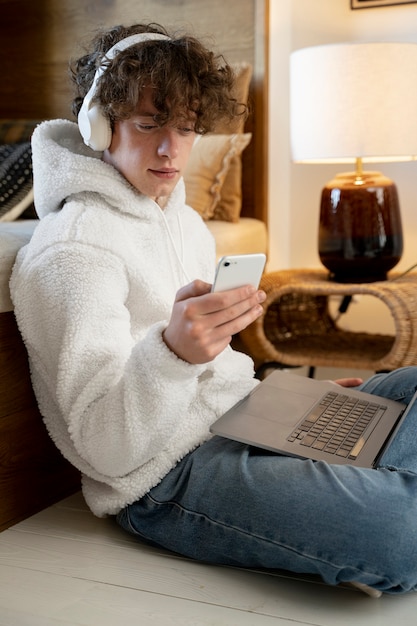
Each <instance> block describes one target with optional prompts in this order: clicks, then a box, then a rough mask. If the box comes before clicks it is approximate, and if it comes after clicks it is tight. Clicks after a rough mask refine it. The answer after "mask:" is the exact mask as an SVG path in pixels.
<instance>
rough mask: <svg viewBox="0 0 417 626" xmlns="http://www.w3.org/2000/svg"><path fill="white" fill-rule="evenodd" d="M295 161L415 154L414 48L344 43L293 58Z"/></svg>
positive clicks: (370, 159) (416, 56)
mask: <svg viewBox="0 0 417 626" xmlns="http://www.w3.org/2000/svg"><path fill="white" fill-rule="evenodd" d="M290 76H291V83H290V98H291V104H290V110H291V122H290V128H291V147H292V157H293V160H294V161H296V162H307V163H308V162H317V161H319V162H330V163H331V162H334V163H350V162H355V160H356V159H357V158H362V160H363V161H364V162H381V161H405V160H411V159H413V158H415V157H416V155H417V43H342V44H331V45H324V46H317V47H312V48H304V49H301V50H297V51H296V52H293V53H292V54H291V71H290Z"/></svg>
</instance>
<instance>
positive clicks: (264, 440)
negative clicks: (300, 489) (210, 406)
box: [211, 370, 417, 467]
mask: <svg viewBox="0 0 417 626" xmlns="http://www.w3.org/2000/svg"><path fill="white" fill-rule="evenodd" d="M416 397H417V393H416V395H415V396H414V397H413V400H412V402H410V404H409V405H408V406H406V405H405V404H402V403H400V402H394V401H392V400H387V399H386V398H381V397H379V396H375V395H371V394H368V393H364V392H362V391H357V390H355V389H354V388H345V387H340V386H339V385H335V384H334V383H331V382H328V381H319V380H315V379H311V378H306V377H304V376H299V375H297V374H289V373H288V372H283V371H279V370H276V371H274V372H273V373H272V374H270V375H269V376H268V377H267V378H265V379H264V380H263V381H262V382H261V383H260V384H259V385H258V386H257V387H256V388H255V389H254V390H253V391H252V392H251V393H250V394H249V395H248V396H246V397H245V398H244V399H243V400H241V401H240V402H238V403H237V404H236V405H235V406H233V407H232V408H231V409H230V410H229V411H228V412H227V413H225V414H224V415H223V416H222V417H221V418H220V419H218V420H217V421H216V422H215V423H214V424H213V425H212V427H211V432H212V433H214V434H216V435H220V436H222V437H227V438H229V439H234V440H235V441H240V442H242V443H247V444H251V445H254V446H257V447H259V448H264V449H266V450H272V451H274V452H278V453H281V454H285V455H289V456H298V457H302V458H310V459H314V460H317V461H319V460H323V461H327V462H328V463H337V464H348V465H357V466H359V467H374V466H375V464H376V463H377V461H378V460H379V458H380V456H381V454H382V453H383V452H385V451H386V450H387V449H388V446H389V444H390V442H391V441H392V439H393V437H394V435H395V434H396V432H397V430H398V428H399V427H400V425H401V423H402V421H403V419H404V418H405V416H406V414H407V412H408V411H409V409H410V407H411V405H412V404H413V403H414V401H415V399H416Z"/></svg>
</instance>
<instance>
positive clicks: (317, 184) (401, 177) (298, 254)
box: [268, 0, 417, 330]
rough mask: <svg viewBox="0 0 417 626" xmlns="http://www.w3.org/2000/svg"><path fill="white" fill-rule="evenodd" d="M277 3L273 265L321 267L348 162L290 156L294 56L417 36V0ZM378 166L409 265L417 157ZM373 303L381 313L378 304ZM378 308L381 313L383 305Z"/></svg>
mask: <svg viewBox="0 0 417 626" xmlns="http://www.w3.org/2000/svg"><path fill="white" fill-rule="evenodd" d="M270 6H271V14H270V28H271V30H270V68H271V70H270V71H271V74H270V141H269V144H270V154H269V164H270V174H269V179H270V186H269V232H270V254H269V266H268V269H269V270H270V271H271V270H276V269H283V268H288V267H289V268H297V267H321V264H320V260H319V257H318V254H317V230H318V214H319V202H320V195H321V189H322V187H323V186H324V185H325V183H326V182H327V181H328V180H330V179H331V178H332V177H333V176H334V175H335V174H336V173H339V172H340V171H347V170H349V166H346V165H342V166H341V165H337V166H330V165H327V166H321V165H300V164H298V165H294V164H292V163H291V156H290V148H289V108H288V99H289V76H288V64H289V55H290V53H291V51H292V50H297V49H299V48H304V47H307V46H314V45H321V44H327V43H336V42H341V41H417V29H416V28H415V26H416V24H417V4H411V5H399V6H395V7H388V6H387V7H381V8H368V9H363V10H355V11H352V10H351V9H350V0H319V2H312V0H287V1H286V0H271V2H270ZM416 115H417V111H416ZM372 169H379V170H382V171H383V173H384V174H385V175H386V176H388V177H390V178H392V179H393V180H394V181H395V183H396V184H397V187H398V193H399V197H400V204H401V215H402V221H403V228H404V236H405V242H404V255H403V258H402V260H401V262H400V264H399V265H398V266H397V268H396V269H398V270H404V269H406V268H408V267H409V266H411V265H413V264H414V263H417V162H410V163H397V164H383V165H378V166H377V167H374V166H372ZM368 309H369V311H368V312H369V315H370V316H371V317H373V318H374V314H375V311H374V310H373V309H372V307H371V308H369V306H368ZM376 315H377V317H378V318H380V315H379V312H378V313H377V314H376ZM361 316H362V317H363V314H362V312H361ZM382 317H383V316H381V320H380V324H381V328H382V330H384V326H385V321H384V320H383V319H382Z"/></svg>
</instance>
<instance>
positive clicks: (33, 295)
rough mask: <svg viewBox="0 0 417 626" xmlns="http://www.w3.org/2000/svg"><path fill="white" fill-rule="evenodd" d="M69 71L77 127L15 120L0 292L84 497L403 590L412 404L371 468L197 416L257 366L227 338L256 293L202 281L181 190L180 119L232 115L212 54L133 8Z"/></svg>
mask: <svg viewBox="0 0 417 626" xmlns="http://www.w3.org/2000/svg"><path fill="white" fill-rule="evenodd" d="M73 76H74V81H75V83H76V85H77V89H78V94H77V97H76V99H75V102H74V111H75V113H76V114H77V115H78V125H76V124H74V123H72V122H68V121H63V120H54V121H51V122H46V123H43V124H42V125H40V126H39V127H38V129H37V130H36V131H35V133H34V136H33V161H34V186H35V201H36V206H37V211H38V213H39V216H40V218H41V222H40V224H39V226H38V228H37V230H36V232H35V234H34V236H33V239H32V241H31V242H30V244H29V245H28V246H27V247H26V248H24V249H23V250H22V251H21V252H20V254H19V256H18V259H17V262H16V266H15V268H14V272H13V276H12V281H11V290H12V297H13V300H14V304H15V312H16V317H17V320H18V323H19V327H20V329H21V332H22V335H23V337H24V340H25V342H26V346H27V349H28V353H29V358H30V364H31V371H32V379H33V385H34V389H35V393H36V396H37V400H38V403H39V407H40V410H41V412H42V414H43V416H44V419H45V423H46V425H47V428H48V430H49V432H50V435H51V437H52V438H53V440H54V441H55V443H56V445H57V446H58V447H59V448H60V450H61V451H62V453H63V454H64V455H65V456H66V457H67V458H68V459H69V460H70V461H71V462H72V463H73V464H74V465H75V466H76V467H78V468H79V469H80V470H81V472H82V475H83V492H84V496H85V498H86V501H87V503H88V505H89V506H90V508H91V510H92V511H93V512H94V513H95V514H96V515H98V516H104V515H117V519H118V521H119V523H120V524H121V525H122V526H123V527H125V528H126V529H127V530H129V531H130V532H133V533H135V534H137V535H138V536H139V537H141V538H142V539H144V540H146V541H150V542H152V543H156V544H159V545H161V546H164V547H166V548H168V549H170V550H174V551H176V552H179V553H182V554H185V555H187V556H189V557H192V558H196V559H202V560H204V561H206V562H213V563H221V564H228V565H235V566H244V567H257V568H259V567H265V568H281V569H287V570H290V571H293V572H303V573H314V574H319V575H320V576H321V577H322V578H323V579H324V580H325V581H326V582H328V583H330V584H338V583H340V582H349V581H351V582H352V581H354V582H355V583H359V584H361V585H370V586H371V587H372V588H373V590H375V592H376V593H378V590H380V591H386V592H390V593H395V592H405V591H409V590H411V589H415V588H416V585H417V523H416V520H417V476H416V472H417V436H416V429H417V410H413V411H411V412H410V415H409V419H408V421H407V422H406V423H405V425H404V427H403V428H402V430H401V431H400V433H399V435H398V437H397V439H396V441H395V443H394V445H393V446H392V448H391V450H390V453H389V458H384V462H383V466H381V467H380V468H378V469H377V470H365V469H357V468H354V467H349V466H331V465H327V464H325V463H315V462H311V461H308V460H300V459H295V458H290V457H284V456H280V455H277V454H270V453H267V452H265V451H260V450H258V449H255V448H251V447H250V446H246V445H242V444H239V443H236V442H233V441H229V440H226V439H223V438H219V437H211V435H210V433H209V427H210V425H211V424H212V423H213V422H214V421H215V420H216V419H217V418H218V417H219V416H220V415H221V414H223V413H224V412H225V411H226V410H227V409H228V408H229V407H231V406H232V405H233V404H235V403H236V402H237V401H238V400H239V399H241V398H242V397H244V396H245V395H246V394H247V393H248V392H249V391H250V390H251V389H253V387H254V385H256V384H257V383H256V381H255V380H254V377H253V364H252V362H251V360H250V359H249V358H248V357H247V356H246V355H243V354H241V353H237V352H234V351H233V350H232V349H231V348H230V346H229V342H230V339H231V336H232V335H233V334H235V333H237V332H239V331H240V330H241V329H243V328H244V327H246V326H247V325H248V324H250V323H251V322H252V321H253V320H255V319H256V317H257V316H259V315H260V313H261V303H262V302H263V300H264V297H265V295H264V294H263V292H262V291H257V290H255V289H253V288H251V287H249V286H248V287H242V288H239V289H234V290H230V291H227V292H223V293H210V286H211V281H212V278H213V274H214V264H215V251H214V243H213V239H212V237H211V235H210V234H209V232H208V230H207V229H206V227H205V225H204V223H203V221H202V220H201V219H200V217H199V216H198V215H197V213H195V212H194V211H193V210H192V209H191V208H189V207H187V206H186V205H185V193H184V183H183V180H182V173H183V172H184V168H185V166H186V163H187V159H188V157H189V154H190V151H191V150H192V146H193V143H194V141H195V139H196V137H197V135H198V134H202V133H205V132H208V131H210V130H211V129H212V128H213V126H214V124H215V122H216V121H217V120H218V119H220V118H222V117H223V118H226V119H230V120H231V119H233V117H234V116H236V115H244V114H245V107H244V106H243V105H239V103H236V102H235V101H234V100H233V98H232V97H231V88H232V85H233V77H232V73H231V70H230V68H229V67H228V66H227V64H225V63H224V61H223V60H222V59H221V58H219V57H216V56H215V55H213V54H212V53H211V52H210V51H208V50H207V49H206V48H205V47H203V46H202V45H201V44H200V43H199V42H198V41H196V40H195V39H194V38H192V37H187V36H172V37H170V36H169V35H168V33H167V32H166V31H165V30H164V29H163V28H161V27H159V26H156V25H135V26H132V27H129V28H124V27H116V28H114V29H111V30H110V31H108V32H105V33H103V34H102V35H100V36H97V37H96V38H95V39H94V41H93V42H92V47H91V51H90V52H89V53H88V54H87V55H86V56H84V57H82V58H81V59H79V61H78V62H77V63H76V64H75V65H74V68H73ZM80 132H81V134H80ZM81 135H82V136H81ZM83 139H84V141H83ZM86 144H87V145H86ZM340 382H341V384H344V385H357V384H359V383H360V380H359V379H349V380H346V381H340ZM416 383H417V371H416V370H415V369H413V368H408V369H404V370H398V371H396V372H393V373H391V374H389V375H379V376H376V377H374V378H372V379H371V380H370V381H368V382H367V383H366V384H365V385H363V388H365V389H366V390H367V391H370V392H375V393H379V394H380V395H385V396H387V397H390V398H393V399H396V400H401V401H403V402H409V401H410V399H411V397H412V395H413V393H414V391H415V389H416Z"/></svg>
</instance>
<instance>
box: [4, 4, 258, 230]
mask: <svg viewBox="0 0 417 626" xmlns="http://www.w3.org/2000/svg"><path fill="white" fill-rule="evenodd" d="M267 16H268V0H229V1H228V2H226V3H225V2H224V1H223V0H210V2H201V0H141V1H140V2H137V0H87V1H86V2H80V1H79V0H37V2H33V0H19V2H16V1H15V0H3V1H2V19H1V20H0V40H1V42H2V48H3V50H7V54H5V55H3V59H2V80H1V81H0V119H5V118H8V119H13V118H14V119H49V118H54V117H65V118H68V119H72V114H71V111H70V101H71V85H70V81H69V78H68V80H65V76H66V75H67V66H68V59H69V58H70V57H71V56H77V55H78V54H79V53H82V42H83V40H85V41H87V40H89V39H90V37H91V33H92V32H94V31H95V30H96V29H97V28H98V27H101V26H110V25H114V24H117V23H125V24H129V23H133V22H137V21H154V22H160V23H162V24H163V25H164V26H167V27H169V28H170V29H171V28H174V29H180V30H186V31H187V32H191V33H193V34H195V35H197V36H198V37H200V38H203V39H204V41H205V42H206V43H207V44H208V45H209V46H210V47H212V48H213V49H215V50H217V51H218V52H221V53H223V54H224V56H225V57H226V59H227V61H228V62H230V63H233V64H239V66H240V67H242V64H243V67H245V66H247V65H249V66H250V67H251V69H252V70H253V73H252V77H251V81H250V87H249V98H250V103H251V108H252V114H251V116H250V117H249V119H248V121H247V123H246V126H245V128H244V129H241V130H244V132H245V133H246V134H247V133H251V135H252V137H251V141H250V142H249V144H248V145H247V147H245V148H243V146H242V141H244V140H243V139H242V138H238V140H237V144H239V145H234V146H233V149H234V150H235V149H236V148H237V149H238V150H240V149H241V150H243V153H242V162H243V176H242V189H243V193H242V213H241V214H242V215H244V216H249V217H256V218H258V219H260V220H262V221H263V222H265V223H266V221H267V210H266V189H267V167H266V163H267V159H266V155H267V119H266V105H267V78H266V77H267V69H266V66H267V58H268V54H267V36H266V33H267V28H266V21H267ZM75 46H78V48H75ZM63 77H64V78H63ZM223 130H224V129H223ZM220 131H222V129H220Z"/></svg>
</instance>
